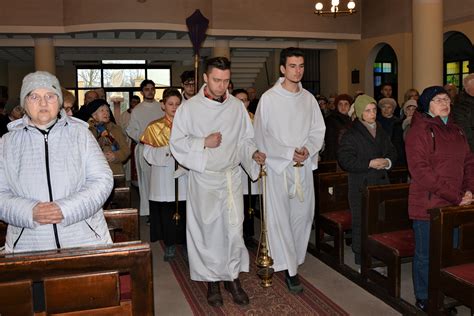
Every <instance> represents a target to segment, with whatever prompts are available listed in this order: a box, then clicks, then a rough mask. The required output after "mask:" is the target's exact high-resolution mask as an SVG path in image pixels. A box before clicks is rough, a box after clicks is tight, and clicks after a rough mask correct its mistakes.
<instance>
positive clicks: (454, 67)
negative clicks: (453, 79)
mask: <svg viewBox="0 0 474 316" xmlns="http://www.w3.org/2000/svg"><path fill="white" fill-rule="evenodd" d="M458 73H459V63H458V62H451V63H446V74H448V75H451V74H458Z"/></svg>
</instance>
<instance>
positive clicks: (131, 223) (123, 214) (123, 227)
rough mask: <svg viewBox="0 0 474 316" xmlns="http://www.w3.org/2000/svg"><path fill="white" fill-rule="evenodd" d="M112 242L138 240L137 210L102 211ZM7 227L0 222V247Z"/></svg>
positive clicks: (2, 244)
mask: <svg viewBox="0 0 474 316" xmlns="http://www.w3.org/2000/svg"><path fill="white" fill-rule="evenodd" d="M104 216H105V220H106V221H107V226H108V227H109V231H110V235H111V237H112V240H113V242H125V241H134V240H140V226H139V224H140V221H139V215H138V210H137V209H134V208H124V209H109V210H104ZM7 227H8V225H7V224H6V223H5V222H2V221H0V247H3V246H4V245H5V237H6V234H7Z"/></svg>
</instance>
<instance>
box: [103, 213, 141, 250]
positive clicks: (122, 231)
mask: <svg viewBox="0 0 474 316" xmlns="http://www.w3.org/2000/svg"><path fill="white" fill-rule="evenodd" d="M104 216H105V220H106V221H107V226H108V227H109V231H110V233H111V237H112V240H113V241H114V242H124V241H134V240H140V226H139V222H140V220H139V215H138V210H137V209H135V208H125V209H109V210H104Z"/></svg>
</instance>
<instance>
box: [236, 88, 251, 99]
mask: <svg viewBox="0 0 474 316" xmlns="http://www.w3.org/2000/svg"><path fill="white" fill-rule="evenodd" d="M240 93H245V94H246V95H247V98H248V97H249V93H248V92H247V90H245V89H234V90H233V91H232V95H233V96H234V97H235V96H236V95H237V94H240Z"/></svg>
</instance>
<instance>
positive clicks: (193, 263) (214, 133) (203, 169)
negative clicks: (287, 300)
mask: <svg viewBox="0 0 474 316" xmlns="http://www.w3.org/2000/svg"><path fill="white" fill-rule="evenodd" d="M204 81H205V85H204V86H203V87H202V88H201V89H200V91H199V93H198V94H197V95H195V96H194V97H193V98H191V99H190V100H188V101H187V102H185V103H184V104H183V105H181V106H180V107H179V108H178V111H177V112H176V116H175V118H174V121H173V128H172V131H171V140H170V147H171V152H172V153H173V156H174V157H175V159H176V160H177V161H178V162H179V163H180V164H181V165H183V166H184V167H186V168H188V169H189V174H188V196H187V204H186V205H187V206H186V211H187V222H186V226H187V228H186V229H187V245H188V257H189V268H190V272H191V279H192V280H195V281H206V282H208V293H207V301H208V303H209V305H211V306H221V305H222V304H223V301H222V295H221V292H220V287H219V282H220V281H225V282H224V287H225V289H226V290H227V291H229V292H230V293H231V295H232V298H233V300H234V302H235V303H236V304H239V305H246V304H248V303H249V298H248V296H247V294H246V293H245V292H244V290H243V289H242V287H241V284H240V281H239V273H240V272H248V271H249V256H248V252H247V249H246V248H245V245H244V241H243V238H242V223H243V205H242V204H243V203H242V183H241V179H242V174H241V173H242V170H241V169H240V167H239V164H242V165H243V167H244V168H245V169H246V170H247V172H248V173H249V174H250V175H251V176H252V177H253V178H256V177H257V176H258V171H259V167H258V165H257V163H255V161H256V162H258V163H260V164H263V163H264V161H265V155H264V154H263V153H261V152H258V151H257V148H256V146H255V144H254V141H253V136H254V134H253V128H252V124H251V122H250V118H249V115H248V114H247V110H246V109H245V107H244V106H243V104H242V102H241V101H240V100H238V99H236V98H235V97H233V96H232V95H230V94H229V93H228V91H227V87H228V85H229V81H230V62H229V61H228V60H227V59H226V58H225V57H215V58H211V59H209V60H208V62H207V65H206V69H205V73H204ZM252 158H253V160H255V161H253V160H252Z"/></svg>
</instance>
